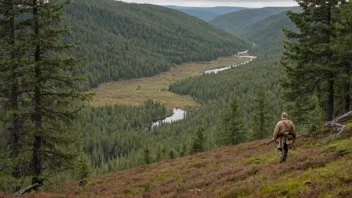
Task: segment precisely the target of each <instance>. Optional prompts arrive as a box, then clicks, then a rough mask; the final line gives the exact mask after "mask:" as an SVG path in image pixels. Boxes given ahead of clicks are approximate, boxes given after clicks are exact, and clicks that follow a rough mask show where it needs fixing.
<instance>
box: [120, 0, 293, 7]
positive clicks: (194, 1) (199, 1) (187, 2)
mask: <svg viewBox="0 0 352 198" xmlns="http://www.w3.org/2000/svg"><path fill="white" fill-rule="evenodd" d="M124 2H134V3H148V4H156V5H178V6H187V7H192V6H193V7H213V6H237V7H280V6H282V7H283V6H285V7H288V6H298V4H297V3H296V2H295V1H294V0H281V1H279V0H253V1H245V0H220V1H214V0H124Z"/></svg>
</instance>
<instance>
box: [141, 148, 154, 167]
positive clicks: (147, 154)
mask: <svg viewBox="0 0 352 198" xmlns="http://www.w3.org/2000/svg"><path fill="white" fill-rule="evenodd" d="M143 157H144V162H145V163H146V164H150V163H151V162H152V159H151V156H150V149H149V148H148V147H145V148H144V150H143Z"/></svg>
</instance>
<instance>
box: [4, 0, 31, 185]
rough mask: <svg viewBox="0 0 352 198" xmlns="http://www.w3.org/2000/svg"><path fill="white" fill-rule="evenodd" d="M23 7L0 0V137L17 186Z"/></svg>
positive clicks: (20, 168) (24, 24)
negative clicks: (7, 153)
mask: <svg viewBox="0 0 352 198" xmlns="http://www.w3.org/2000/svg"><path fill="white" fill-rule="evenodd" d="M23 4H24V2H23V1H19V0H17V1H16V0H0V5H1V7H0V117H1V122H3V124H4V126H3V127H1V130H2V131H1V133H0V134H1V136H2V137H4V138H5V139H6V140H7V141H6V142H5V144H4V145H8V148H9V150H7V152H9V153H10V159H11V160H12V161H13V163H14V164H15V168H14V170H13V172H12V176H14V177H16V178H17V179H19V181H20V183H21V181H23V177H24V176H25V166H26V165H25V162H24V159H23V157H24V155H23V154H22V152H23V144H24V139H25V138H24V136H23V131H22V129H23V128H24V127H23V126H24V121H23V120H24V115H25V111H24V110H23V109H24V108H25V104H24V102H23V101H24V98H23V95H24V93H25V92H26V88H25V87H24V85H25V84H26V83H25V79H26V73H25V72H24V65H26V64H27V63H28V58H27V56H26V51H27V50H28V48H27V47H28V46H27V44H26V40H25V36H24V34H25V33H26V30H27V27H28V22H29V20H28V19H26V18H25V17H23V15H24V13H25V11H26V9H25V7H24V6H23ZM3 152H5V151H3ZM21 154H22V155H21ZM21 178H22V179H21Z"/></svg>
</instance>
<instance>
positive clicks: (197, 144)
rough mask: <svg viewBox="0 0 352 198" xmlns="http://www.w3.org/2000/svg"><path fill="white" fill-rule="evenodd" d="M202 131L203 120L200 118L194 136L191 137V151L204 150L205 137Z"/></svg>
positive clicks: (203, 129)
mask: <svg viewBox="0 0 352 198" xmlns="http://www.w3.org/2000/svg"><path fill="white" fill-rule="evenodd" d="M204 131H205V128H204V120H201V121H200V123H199V126H198V129H197V133H196V137H195V138H194V139H193V144H192V153H199V152H204V151H205V150H206V148H205V143H206V137H205V134H204Z"/></svg>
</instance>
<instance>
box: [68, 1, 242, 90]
mask: <svg viewBox="0 0 352 198" xmlns="http://www.w3.org/2000/svg"><path fill="white" fill-rule="evenodd" d="M65 23H66V24H67V25H70V26H72V30H73V32H72V35H71V37H70V38H68V39H67V40H69V41H80V44H79V46H77V47H76V48H75V50H74V51H73V52H72V54H73V55H76V56H79V57H84V56H87V58H88V65H87V66H86V67H85V70H84V71H83V72H85V73H87V74H88V78H89V85H88V86H86V87H85V88H86V89H87V88H92V87H97V86H98V85H99V84H100V83H104V82H109V81H116V80H121V79H131V78H140V77H145V76H152V75H155V74H158V73H160V72H162V71H167V70H168V69H169V68H170V67H171V66H172V65H173V64H181V63H184V62H193V61H209V60H214V59H216V58H217V57H219V56H228V55H232V54H234V53H236V52H238V51H240V50H243V49H246V48H248V44H247V43H246V42H245V41H243V40H241V39H239V38H236V37H235V36H233V35H231V34H229V33H227V32H225V31H223V30H221V29H219V28H217V27H215V26H213V25H210V24H208V23H206V22H204V21H202V20H199V19H197V18H195V17H191V16H189V15H186V14H184V13H181V12H179V11H176V10H173V9H168V8H165V7H161V6H155V5H147V4H130V3H123V2H119V1H112V0H99V1H97V0H75V1H72V2H71V4H69V6H68V7H67V8H66V15H65Z"/></svg>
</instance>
